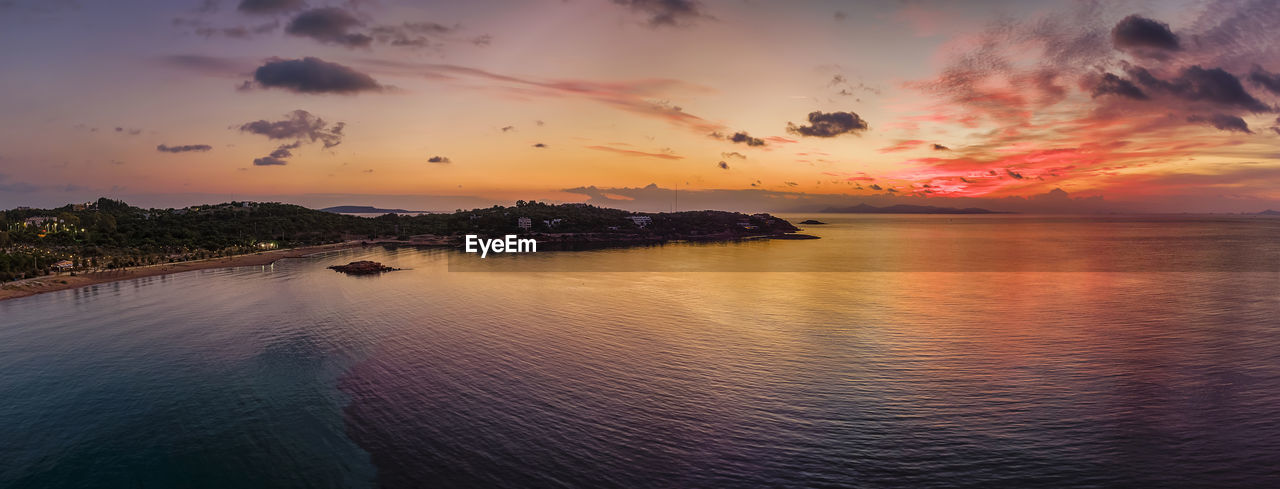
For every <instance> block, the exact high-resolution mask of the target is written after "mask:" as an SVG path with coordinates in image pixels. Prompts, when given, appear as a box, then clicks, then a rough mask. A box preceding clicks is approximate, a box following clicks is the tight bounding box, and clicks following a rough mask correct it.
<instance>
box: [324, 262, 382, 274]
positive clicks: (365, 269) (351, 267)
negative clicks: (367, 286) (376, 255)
mask: <svg viewBox="0 0 1280 489" xmlns="http://www.w3.org/2000/svg"><path fill="white" fill-rule="evenodd" d="M329 268H330V269H333V270H337V271H339V272H342V273H345V274H348V275H373V274H376V273H382V272H392V271H396V270H399V269H398V268H391V267H388V266H386V265H383V264H381V263H378V262H376V261H368V260H362V261H353V262H351V263H348V264H346V265H334V266H331V267H329Z"/></svg>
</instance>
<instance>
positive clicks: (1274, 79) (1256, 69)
mask: <svg viewBox="0 0 1280 489" xmlns="http://www.w3.org/2000/svg"><path fill="white" fill-rule="evenodd" d="M1249 81H1251V82H1253V83H1254V84H1256V85H1258V86H1260V87H1262V88H1265V89H1266V90H1267V91H1268V92H1271V93H1274V94H1276V95H1280V74H1275V73H1272V72H1270V71H1267V70H1264V69H1262V67H1261V66H1258V65H1253V71H1250V72H1249Z"/></svg>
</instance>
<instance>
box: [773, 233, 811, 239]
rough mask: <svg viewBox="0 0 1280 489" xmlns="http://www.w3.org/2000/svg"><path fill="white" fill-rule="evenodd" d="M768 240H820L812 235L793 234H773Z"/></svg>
mask: <svg viewBox="0 0 1280 489" xmlns="http://www.w3.org/2000/svg"><path fill="white" fill-rule="evenodd" d="M769 238H770V239H820V238H818V237H817V236H814V235H812V234H795V233H788V234H775V235H773V236H769Z"/></svg>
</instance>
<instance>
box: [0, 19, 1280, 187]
mask: <svg viewBox="0 0 1280 489" xmlns="http://www.w3.org/2000/svg"><path fill="white" fill-rule="evenodd" d="M1277 26H1280V4H1278V3H1277V2H1276V1H1274V0H1272V1H1211V2H1202V1H1194V2H1193V1H1141V2H1110V1H1108V2H1066V1H1058V2H1030V1H1008V2H997V1H985V2H949V1H936V2H935V1H924V0H921V1H906V0H904V1H884V2H840V1H769V0H702V1H696V0H510V1H499V0H494V1H489V0H485V1H467V2H460V1H459V2H454V1H393V0H352V1H347V2H337V1H334V2H326V1H322V0H307V1H302V0H243V1H242V0H222V1H218V0H209V1H201V0H177V1H175V0H166V1H130V0H120V1H112V2H98V1H90V0H80V1H73V0H38V1H33V0H3V1H0V45H3V48H0V67H3V68H0V93H3V95H0V125H2V127H3V128H4V130H3V131H0V207H3V208H10V207H14V206H19V205H33V206H50V205H60V204H64V203H68V202H78V201H84V200H88V199H91V198H97V197H98V196H107V197H113V198H120V199H125V200H127V201H130V202H131V203H136V204H139V205H147V206H166V207H167V206H181V205H188V204H195V203H212V202H221V201H227V200H231V199H251V200H266V199H270V200H283V201H287V202H295V203H300V204H304V205H312V206H322V205H336V204H357V205H381V206H398V207H414V208H421V209H453V208H455V207H466V206H469V205H486V204H490V203H509V202H511V201H514V200H516V199H539V200H551V201H564V202H582V201H586V200H587V199H591V201H592V202H593V203H601V204H605V205H616V206H621V207H628V206H631V207H651V208H661V209H665V208H666V207H665V206H667V205H668V204H667V202H668V200H670V199H673V198H674V194H670V192H669V190H670V189H674V188H677V187H678V188H679V189H680V196H679V199H680V201H681V204H678V205H679V207H680V208H686V207H688V206H693V207H720V208H726V209H735V208H736V209H760V210H788V209H793V208H802V207H804V206H805V205H812V206H825V205H837V204H841V205H853V204H857V203H859V202H864V201H865V202H869V203H875V204H881V203H887V202H898V203H918V204H932V205H975V204H981V205H986V206H989V207H1000V208H1006V209H1011V210H1054V211H1072V210H1081V211H1084V210H1100V209H1103V208H1114V209H1128V210H1148V211H1215V212H1218V211H1231V212H1238V211H1259V210H1263V209H1266V208H1268V207H1273V208H1278V209H1280V119H1278V118H1277V116H1278V115H1280V109H1278V108H1277V105H1280V29H1277V28H1276V27H1277ZM650 184H654V185H655V186H653V187H648V188H644V187H646V186H649V185H650ZM1055 189H1061V190H1062V191H1065V192H1066V194H1065V195H1064V194H1063V193H1062V192H1057V191H1055ZM1051 191H1052V192H1051ZM1036 203H1039V204H1036ZM672 205H675V204H672ZM1037 205H1039V207H1037Z"/></svg>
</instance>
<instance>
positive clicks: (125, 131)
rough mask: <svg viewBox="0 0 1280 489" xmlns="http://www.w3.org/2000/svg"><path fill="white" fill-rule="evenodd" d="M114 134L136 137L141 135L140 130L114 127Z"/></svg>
mask: <svg viewBox="0 0 1280 489" xmlns="http://www.w3.org/2000/svg"><path fill="white" fill-rule="evenodd" d="M116 132H117V133H120V134H128V135H130V136H137V135H139V134H142V129H125V128H123V127H120V126H116Z"/></svg>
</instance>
